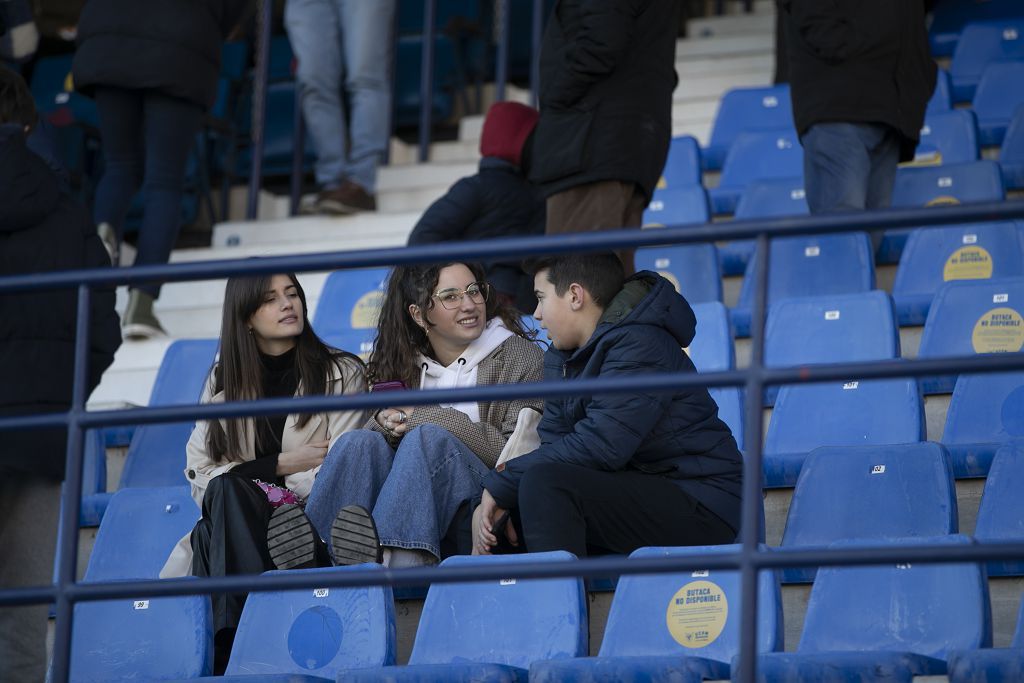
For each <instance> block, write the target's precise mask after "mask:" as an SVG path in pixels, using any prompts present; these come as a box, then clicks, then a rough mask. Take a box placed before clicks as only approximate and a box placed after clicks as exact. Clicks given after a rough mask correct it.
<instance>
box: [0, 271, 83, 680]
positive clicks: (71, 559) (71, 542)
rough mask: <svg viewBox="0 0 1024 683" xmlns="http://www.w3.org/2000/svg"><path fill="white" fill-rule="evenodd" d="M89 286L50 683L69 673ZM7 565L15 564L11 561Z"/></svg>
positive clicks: (78, 354)
mask: <svg viewBox="0 0 1024 683" xmlns="http://www.w3.org/2000/svg"><path fill="white" fill-rule="evenodd" d="M91 295H92V292H91V291H90V289H89V285H86V284H82V285H79V286H78V319H77V321H76V324H75V370H74V372H75V374H74V384H73V385H72V391H71V412H70V415H69V419H68V446H67V454H66V457H65V461H64V462H65V468H66V471H65V475H64V490H63V493H62V495H61V511H60V516H61V522H60V525H59V528H60V529H61V534H60V536H59V537H58V538H57V543H58V544H59V550H58V551H57V556H58V557H59V558H60V559H59V561H58V566H57V610H56V611H57V622H56V629H55V633H54V641H53V667H52V673H51V681H53V682H54V683H64V681H67V680H68V676H69V674H70V673H71V669H70V664H71V626H72V617H73V615H74V605H73V604H72V603H71V601H70V599H69V598H68V595H67V592H66V590H67V587H68V586H69V585H71V584H73V583H74V582H75V576H76V572H77V569H78V511H79V508H80V507H81V505H82V467H83V461H84V451H85V439H84V438H83V437H84V434H83V429H82V427H81V426H80V425H79V422H78V420H79V417H80V416H81V415H82V413H84V412H85V401H86V399H87V398H88V397H87V396H86V390H87V387H88V383H89V301H90V299H91ZM7 561H8V562H10V561H15V560H13V559H12V558H8V559H7Z"/></svg>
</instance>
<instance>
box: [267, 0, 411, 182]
mask: <svg viewBox="0 0 1024 683" xmlns="http://www.w3.org/2000/svg"><path fill="white" fill-rule="evenodd" d="M394 17H395V0H288V3H287V5H286V6H285V12H284V22H285V28H286V29H287V30H288V37H289V39H290V40H291V44H292V50H293V51H294V52H295V56H296V57H297V58H298V71H297V73H296V76H297V79H298V82H299V87H300V92H301V97H302V113H303V116H304V118H305V121H306V128H307V129H308V131H309V135H310V137H311V139H312V141H313V146H314V148H315V149H316V157H317V160H316V180H317V183H318V184H319V185H321V186H322V187H323V188H324V189H332V188H335V187H337V186H338V185H340V184H341V183H342V181H344V180H350V181H352V182H354V183H356V184H357V185H360V186H361V187H362V188H363V189H364V190H366V191H367V192H368V193H369V194H374V192H375V191H376V186H377V166H379V165H380V163H381V162H382V161H383V160H384V154H385V152H386V150H387V144H388V135H389V132H390V124H391V69H390V64H391V51H392V42H391V33H392V28H393V25H394ZM346 114H347V117H346Z"/></svg>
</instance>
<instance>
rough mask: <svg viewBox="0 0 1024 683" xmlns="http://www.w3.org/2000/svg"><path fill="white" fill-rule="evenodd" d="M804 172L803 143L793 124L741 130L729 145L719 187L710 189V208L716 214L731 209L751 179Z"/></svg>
mask: <svg viewBox="0 0 1024 683" xmlns="http://www.w3.org/2000/svg"><path fill="white" fill-rule="evenodd" d="M803 172H804V152H803V147H801V146H800V140H799V138H798V137H797V134H796V131H795V130H793V129H792V128H782V129H778V130H772V131H761V132H758V133H741V134H740V135H739V136H738V137H737V138H736V140H735V142H733V144H732V147H731V148H730V149H729V155H728V156H727V157H726V159H725V165H724V167H723V168H722V177H721V181H720V182H719V184H718V187H716V188H714V189H712V190H711V191H710V193H709V194H710V195H711V208H712V209H713V210H714V212H715V213H716V214H727V213H733V212H735V210H736V204H737V203H738V202H739V200H740V195H742V194H743V190H744V188H746V186H747V185H749V184H750V183H752V182H753V181H755V180H764V179H767V178H792V177H803Z"/></svg>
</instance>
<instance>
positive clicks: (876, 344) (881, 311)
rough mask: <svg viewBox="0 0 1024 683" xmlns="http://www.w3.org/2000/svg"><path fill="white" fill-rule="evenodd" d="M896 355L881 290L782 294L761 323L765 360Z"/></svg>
mask: <svg viewBox="0 0 1024 683" xmlns="http://www.w3.org/2000/svg"><path fill="white" fill-rule="evenodd" d="M899 355H900V343H899V334H898V333H897V329H896V322H895V319H894V317H893V309H892V299H890V298H889V295H888V294H886V293H885V292H881V291H877V290H875V291H871V292H864V293H861V294H838V295H836V296H827V297H804V298H800V299H783V300H782V301H779V302H778V303H775V304H773V305H772V307H771V309H770V310H769V312H768V324H767V325H766V328H765V363H766V364H767V365H769V366H774V367H782V366H792V365H805V364H815V363H839V362H846V361H862V360H884V359H888V358H898V357H899Z"/></svg>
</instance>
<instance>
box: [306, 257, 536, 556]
mask: <svg viewBox="0 0 1024 683" xmlns="http://www.w3.org/2000/svg"><path fill="white" fill-rule="evenodd" d="M489 294H490V292H489V287H488V285H487V283H486V282H485V281H484V274H483V269H482V268H481V267H480V266H478V265H476V264H466V263H448V264H445V265H431V266H411V267H398V268H395V270H394V271H393V272H392V274H391V277H390V278H389V280H388V286H387V292H386V294H385V298H384V303H383V307H382V309H381V314H380V322H379V325H378V330H377V339H376V342H375V348H374V351H373V354H372V355H371V356H370V371H369V373H370V378H371V382H374V383H375V390H377V391H380V390H384V389H387V388H403V387H409V388H412V389H416V388H420V389H442V388H453V387H473V386H482V385H487V384H506V383H519V382H536V381H539V380H540V379H541V376H542V374H543V372H542V371H543V354H542V352H541V350H540V348H539V347H538V346H537V345H536V343H535V342H533V341H531V339H530V338H529V336H528V334H527V333H526V331H525V330H524V329H523V327H522V325H521V324H520V321H519V316H518V314H516V313H515V312H513V311H512V310H511V309H509V308H507V307H506V306H504V305H502V304H501V303H500V302H499V301H498V299H497V297H492V296H490V295H489ZM524 409H525V412H524V413H523V416H524V422H528V420H527V419H526V418H527V417H528V416H529V415H530V413H531V411H538V412H539V411H540V410H541V401H540V400H539V399H517V400H512V401H481V402H465V403H440V404H434V405H421V406H415V407H412V406H402V407H393V408H385V409H382V410H379V411H377V412H376V413H375V414H374V415H373V416H372V417H371V419H370V420H369V421H368V422H367V428H366V429H364V430H358V431H354V432H349V433H347V434H344V435H342V436H341V438H339V439H338V441H337V442H336V443H335V444H334V445H333V447H332V448H331V449H330V452H329V453H328V455H327V457H326V458H325V460H324V464H323V468H322V469H321V470H320V473H319V474H318V475H317V478H316V481H315V482H314V484H313V489H312V492H311V493H310V496H309V502H308V504H307V506H306V514H307V516H308V517H309V519H310V520H311V521H312V523H313V525H314V526H315V527H316V529H317V531H318V532H319V533H320V536H321V537H322V538H324V539H325V540H328V543H329V545H330V546H331V549H332V552H333V556H334V561H335V563H336V564H356V563H360V562H374V561H376V562H383V563H384V564H386V565H388V566H392V567H397V566H413V565H422V564H433V563H436V562H437V561H438V560H439V559H441V558H442V557H446V556H448V555H452V554H456V553H467V554H468V553H469V552H470V550H471V549H472V540H471V530H470V524H471V514H472V509H471V505H470V503H471V501H472V500H473V499H474V498H477V497H479V495H480V493H481V482H482V480H483V477H484V475H485V474H487V472H488V471H489V470H490V469H492V468H493V467H494V466H495V463H496V462H497V460H498V457H499V455H500V454H501V453H502V450H503V449H504V448H505V445H506V442H507V441H508V439H509V437H510V436H511V435H512V434H513V432H515V430H516V425H517V421H518V419H519V416H520V411H523V410H524Z"/></svg>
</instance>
